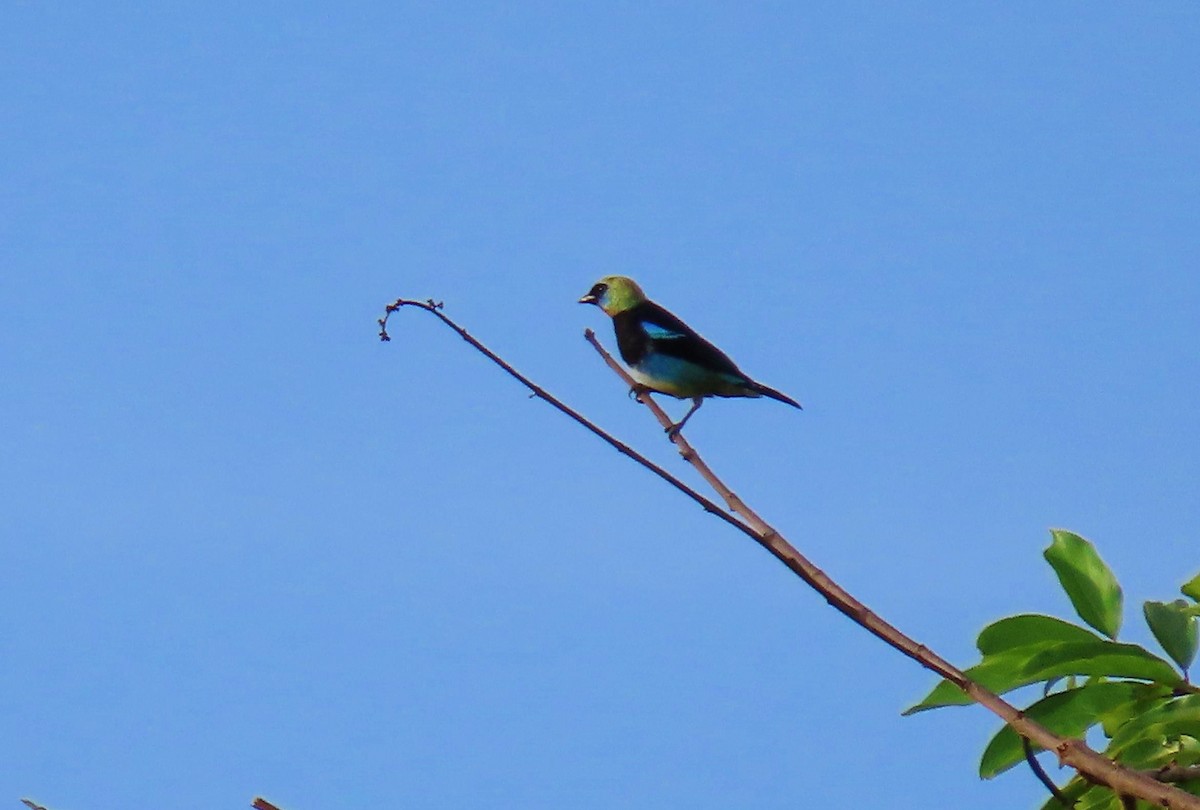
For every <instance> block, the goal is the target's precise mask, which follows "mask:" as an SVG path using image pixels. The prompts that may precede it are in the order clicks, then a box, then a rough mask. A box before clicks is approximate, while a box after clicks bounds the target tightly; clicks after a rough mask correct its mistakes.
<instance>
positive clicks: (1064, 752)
mask: <svg viewBox="0 0 1200 810" xmlns="http://www.w3.org/2000/svg"><path fill="white" fill-rule="evenodd" d="M405 306H415V307H418V308H420V309H423V310H425V311H426V312H429V313H431V314H433V315H434V316H436V317H437V318H438V319H440V320H441V321H442V322H443V323H444V324H446V325H447V326H449V327H450V328H451V329H453V330H454V331H455V332H457V333H458V335H459V336H460V337H462V338H463V340H465V341H467V342H468V343H470V344H471V345H472V346H474V347H475V348H476V349H477V350H478V351H480V352H482V353H483V354H484V355H485V356H486V357H488V358H489V359H490V360H491V361H492V362H494V363H496V365H498V366H500V367H501V368H502V369H504V370H505V371H506V372H507V373H508V374H509V375H511V376H512V377H514V378H515V379H517V380H518V381H520V382H521V384H522V385H524V386H525V387H526V388H528V389H529V390H530V391H532V392H533V394H534V395H535V396H537V397H539V398H540V399H543V400H545V401H546V402H547V403H549V404H550V405H552V406H553V407H555V408H556V409H558V410H559V411H561V412H562V413H564V414H566V415H567V416H569V417H570V418H571V419H573V420H575V421H576V422H578V423H579V424H581V425H583V426H584V427H586V428H587V429H588V430H590V431H591V432H592V433H594V434H595V435H596V436H598V437H600V438H601V439H603V440H604V441H605V442H607V443H608V444H609V445H611V446H612V447H614V448H616V449H617V450H618V451H620V452H621V453H624V454H625V455H626V456H628V457H629V458H632V459H633V460H635V461H637V462H638V463H639V464H641V465H642V466H644V467H646V469H648V470H650V471H651V472H653V473H654V474H655V475H657V476H659V477H660V478H662V479H663V480H665V481H667V482H668V483H670V484H671V485H672V486H674V487H675V488H676V489H678V490H679V491H680V492H683V493H684V494H685V495H687V496H688V497H689V498H692V499H693V500H694V501H695V502H696V503H698V504H700V505H701V506H702V507H704V509H705V511H707V512H709V513H710V514H713V515H716V516H717V517H719V518H721V519H722V520H724V521H725V522H726V523H728V524H729V525H731V526H734V527H735V528H737V529H738V530H740V531H741V532H743V533H744V534H746V535H748V536H749V537H751V538H753V539H754V540H755V541H756V542H757V543H759V545H761V546H763V548H765V549H767V551H769V552H771V554H772V555H774V556H775V558H776V559H778V560H779V561H780V562H782V563H783V564H784V565H786V566H787V567H788V569H789V570H791V571H792V572H793V573H795V574H796V575H797V576H798V577H800V578H801V579H802V580H804V581H805V582H806V583H807V584H808V585H809V586H810V587H812V588H813V589H814V590H816V591H817V592H818V593H819V594H821V596H823V597H824V598H825V600H826V601H827V602H828V603H829V604H830V605H832V606H833V607H834V608H836V609H837V610H839V611H840V612H841V613H843V614H845V615H846V616H848V617H849V618H850V619H851V620H852V621H854V622H855V623H856V624H858V625H859V626H861V627H863V628H864V629H866V630H867V631H868V632H870V633H872V634H873V635H875V636H876V637H878V638H880V639H881V640H883V641H884V642H885V643H887V644H888V645H889V646H891V647H892V648H894V649H896V650H898V651H899V652H901V653H903V654H904V655H906V656H908V657H909V658H911V659H913V660H914V661H916V662H917V663H919V664H921V666H923V667H925V668H926V669H929V670H931V671H933V672H934V673H936V674H938V675H940V676H942V677H943V678H945V679H946V680H948V681H950V682H951V683H953V684H954V685H955V686H957V687H958V688H959V689H961V690H963V692H965V693H966V694H967V696H969V697H970V698H972V699H973V700H974V701H975V702H977V703H979V704H980V705H981V706H984V707H985V708H987V709H988V710H990V711H991V712H993V713H994V714H996V715H997V716H998V717H1000V719H1001V720H1003V721H1004V722H1005V723H1006V724H1008V725H1009V726H1010V727H1011V728H1012V729H1013V730H1014V731H1016V732H1017V733H1018V734H1019V735H1021V736H1022V737H1025V738H1027V739H1029V740H1030V741H1032V742H1033V743H1036V744H1037V745H1039V746H1040V747H1042V748H1045V749H1047V750H1050V751H1054V752H1055V753H1056V754H1057V755H1058V758H1059V761H1060V762H1061V763H1063V764H1065V765H1069V766H1070V767H1072V768H1075V769H1076V770H1078V771H1079V772H1080V773H1081V774H1082V775H1083V776H1084V777H1085V778H1087V779H1089V780H1091V781H1094V782H1097V783H1099V784H1104V785H1107V786H1109V787H1110V788H1112V789H1113V790H1114V791H1117V792H1118V793H1119V794H1121V795H1131V796H1136V797H1138V798H1140V799H1144V800H1145V801H1147V802H1150V803H1152V804H1154V805H1156V806H1158V807H1165V808H1169V809H1170V810H1200V797H1196V796H1192V795H1189V794H1187V793H1184V792H1183V791H1181V790H1179V789H1177V788H1174V787H1171V786H1170V785H1167V784H1164V783H1162V782H1160V781H1157V780H1156V779H1154V778H1152V777H1150V776H1148V775H1146V774H1144V773H1141V772H1139V771H1133V770H1130V769H1129V768H1126V767H1124V766H1123V765H1120V764H1118V763H1115V762H1113V761H1112V760H1110V759H1108V758H1107V757H1104V756H1102V755H1101V754H1098V753H1097V752H1095V751H1094V750H1092V749H1091V748H1089V747H1088V746H1087V744H1086V743H1085V742H1084V741H1083V740H1076V739H1071V738H1066V737H1060V736H1058V735H1057V734H1055V733H1053V732H1052V731H1050V730H1049V729H1047V728H1046V727H1045V726H1042V725H1041V724H1039V723H1035V722H1034V721H1032V720H1030V719H1028V718H1027V717H1025V715H1024V714H1023V713H1022V712H1020V711H1018V710H1017V709H1016V708H1015V707H1014V706H1012V705H1011V704H1009V703H1008V702H1007V701H1005V700H1004V699H1003V698H1001V697H1000V696H999V695H997V694H995V693H994V692H991V691H989V690H987V689H984V688H983V687H982V686H980V685H979V684H977V683H975V682H974V681H972V680H971V679H970V678H968V677H967V676H966V675H965V674H963V672H962V671H961V670H960V669H958V668H957V667H955V666H954V665H953V664H951V663H949V662H948V661H946V660H945V659H943V658H942V657H941V656H939V655H937V654H936V653H934V652H933V651H931V650H929V649H928V648H927V647H925V646H924V645H923V644H918V643H917V642H916V641H914V640H912V639H911V638H909V637H908V636H906V635H904V634H903V633H901V632H900V631H899V630H898V629H896V628H895V627H893V626H892V625H890V624H888V623H887V622H886V621H884V620H883V619H882V618H881V617H879V616H878V615H876V614H875V613H873V612H872V611H871V610H870V609H869V608H867V606H866V605H864V604H863V603H862V602H860V601H858V600H857V599H855V598H854V597H853V596H852V595H851V594H850V593H849V592H848V591H846V590H845V589H843V588H842V587H841V586H840V585H838V584H837V583H836V582H834V581H833V580H832V579H830V578H829V577H828V576H827V575H826V574H825V573H824V572H823V571H821V570H820V569H819V568H817V567H816V566H815V565H813V564H812V563H811V562H809V560H808V559H807V558H805V557H804V556H803V555H802V554H800V552H799V551H797V550H796V548H795V547H794V546H792V545H791V544H790V543H789V542H787V540H785V539H784V538H783V536H782V535H781V534H780V533H779V532H778V531H777V530H776V529H774V528H772V527H771V526H770V525H769V524H767V523H766V521H764V520H763V519H762V518H760V517H759V516H758V515H757V514H756V513H755V512H754V511H753V510H751V509H750V508H749V507H747V506H746V505H745V503H744V502H743V501H742V500H741V499H740V498H738V497H737V496H736V495H735V494H734V493H733V492H732V491H731V490H730V489H729V488H728V487H727V486H725V485H724V484H723V483H722V482H721V481H720V479H718V478H717V477H716V475H714V474H713V473H712V471H711V470H710V469H709V468H708V466H707V465H705V464H704V463H703V461H702V460H701V459H700V458H699V455H698V454H697V453H696V451H695V450H694V449H693V448H692V447H691V445H690V444H688V443H687V442H686V440H685V439H683V437H682V436H679V435H678V434H677V435H676V436H675V437H673V439H672V440H673V441H675V443H676V446H677V447H678V448H679V450H680V453H681V454H682V455H683V457H684V459H685V460H687V461H688V462H689V463H690V464H692V465H693V466H695V467H696V469H697V471H699V472H700V474H701V475H702V476H704V477H705V479H706V480H708V481H709V483H710V484H711V485H712V486H713V487H714V489H715V490H716V491H717V492H718V493H720V494H721V496H722V497H723V498H724V499H725V501H726V503H727V504H729V508H730V509H731V510H733V511H735V512H736V513H737V514H738V515H740V516H741V517H742V518H743V519H744V520H745V521H746V522H745V523H743V522H742V520H738V519H736V518H734V517H731V516H730V515H729V514H728V513H727V512H725V511H724V510H722V509H720V508H719V507H717V506H716V504H714V503H713V502H712V501H710V500H708V499H707V498H705V497H704V496H703V495H700V494H699V493H697V492H696V491H695V490H693V489H691V488H690V487H688V486H687V485H686V484H684V483H683V482H682V481H680V480H679V479H678V478H676V477H675V476H673V475H671V474H670V473H668V472H667V471H666V470H664V469H663V468H661V467H659V466H658V465H657V464H654V462H652V461H650V460H649V459H646V458H645V457H644V456H642V455H641V454H640V453H638V452H637V451H635V450H633V449H632V448H630V447H629V446H628V445H626V444H624V443H623V442H621V441H619V440H617V439H616V438H614V437H613V436H611V435H610V434H609V433H607V432H606V431H604V430H602V429H601V428H599V427H597V426H596V425H595V424H594V423H592V422H590V421H589V420H587V419H585V418H584V417H583V416H581V415H580V414H579V413H577V412H576V411H574V410H573V409H571V408H570V407H568V406H567V405H565V404H563V403H562V402H561V401H560V400H558V399H557V398H555V397H553V396H551V395H550V394H548V393H547V392H546V391H545V390H544V389H543V388H541V386H539V385H537V384H535V383H534V382H533V381H531V380H530V379H528V378H527V377H525V376H524V375H522V374H520V373H519V372H518V371H516V370H515V369H514V368H513V367H512V366H511V365H509V364H508V363H507V362H505V361H504V360H503V359H501V358H500V357H499V356H498V355H497V354H495V353H494V352H492V351H491V350H490V349H488V348H487V347H486V346H484V345H483V344H482V343H480V342H479V341H478V340H476V339H475V338H474V337H472V336H471V335H470V334H468V333H467V331H466V330H465V329H463V328H462V327H461V326H459V325H458V324H457V323H455V322H454V321H452V320H450V318H448V317H446V315H444V314H443V313H442V312H441V308H442V306H441V304H440V303H435V302H434V301H433V300H432V299H430V300H428V301H426V302H420V301H412V300H407V299H403V298H401V299H397V300H396V301H395V303H393V304H389V305H388V307H387V313H386V314H385V316H384V317H383V318H381V319H379V327H380V333H379V336H380V339H381V340H390V337H389V336H388V334H387V320H388V317H389V316H390V315H391V314H392V313H393V312H395V311H397V310H399V309H400V308H402V307H405ZM589 332H590V330H589ZM587 335H588V333H585V336H587ZM588 339H589V341H591V342H592V344H593V346H595V347H596V348H597V349H602V348H603V347H601V346H600V345H599V342H598V341H596V340H595V335H594V334H592V335H590V336H588ZM603 354H604V355H607V352H604V353H603ZM606 362H608V363H609V365H610V367H612V368H613V369H614V371H616V372H617V373H618V374H620V375H621V376H622V379H624V380H625V381H626V384H627V385H630V387H633V380H632V379H631V378H629V376H628V375H627V374H626V373H625V371H624V369H622V368H621V367H620V366H619V365H618V364H617V363H616V361H614V360H613V359H612V357H611V356H607V357H606ZM639 401H641V402H643V403H645V404H646V405H647V407H651V408H652V411H654V412H655V416H656V417H657V418H658V419H659V421H660V422H662V423H663V425H664V427H665V426H666V425H669V424H670V419H669V418H668V417H667V415H666V414H665V413H664V412H662V409H661V408H658V406H657V404H655V403H654V402H653V399H652V398H651V397H650V396H649V395H648V394H639Z"/></svg>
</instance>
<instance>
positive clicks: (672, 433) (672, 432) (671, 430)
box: [663, 423, 683, 439]
mask: <svg viewBox="0 0 1200 810" xmlns="http://www.w3.org/2000/svg"><path fill="white" fill-rule="evenodd" d="M682 427H683V423H679V424H676V425H671V426H670V427H666V428H663V430H664V431H665V432H666V434H667V438H668V439H674V438H675V437H676V436H678V435H679V429H680V428H682Z"/></svg>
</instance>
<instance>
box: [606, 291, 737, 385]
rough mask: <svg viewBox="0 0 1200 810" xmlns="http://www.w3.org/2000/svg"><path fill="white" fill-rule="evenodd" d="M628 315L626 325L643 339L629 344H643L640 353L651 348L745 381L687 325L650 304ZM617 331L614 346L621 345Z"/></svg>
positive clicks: (717, 351) (714, 347)
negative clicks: (635, 330)
mask: <svg viewBox="0 0 1200 810" xmlns="http://www.w3.org/2000/svg"><path fill="white" fill-rule="evenodd" d="M628 314H629V315H630V316H631V317H630V320H631V321H632V323H631V324H630V325H629V326H632V327H634V328H636V329H637V331H638V332H640V333H641V334H642V335H643V336H644V337H643V338H641V340H637V339H635V340H634V341H633V342H634V343H641V342H643V341H644V342H645V346H644V348H642V353H643V354H644V352H645V351H646V349H649V348H651V347H652V348H653V350H654V351H656V352H660V353H661V354H666V355H670V356H671V357H678V358H679V359H680V360H686V361H687V362H689V363H695V364H696V365H698V366H701V367H703V368H706V369H709V370H710V371H714V372H717V373H718V374H729V375H731V376H734V377H740V378H742V379H748V378H747V377H746V375H745V374H744V373H743V372H742V370H741V369H740V368H738V367H737V364H736V363H734V362H733V361H732V360H730V359H729V357H728V356H727V355H726V354H725V353H724V352H723V351H721V350H720V349H718V348H717V347H716V346H714V345H712V344H711V343H709V342H708V341H707V340H705V339H704V338H702V337H700V336H699V335H698V334H696V332H695V330H693V329H692V328H691V327H690V326H688V325H687V324H686V323H684V322H683V321H681V320H679V318H677V317H676V316H675V315H673V314H671V313H670V312H668V311H667V310H665V309H663V308H662V307H660V306H659V305H658V304H656V303H654V302H653V301H643V302H642V303H640V304H638V305H637V306H636V307H634V308H633V309H631V310H629V312H628ZM627 328H628V327H627ZM620 332H621V330H620V327H619V326H618V329H617V343H618V345H619V344H620V342H621V334H620ZM622 355H624V349H622ZM629 362H637V361H636V360H634V361H629Z"/></svg>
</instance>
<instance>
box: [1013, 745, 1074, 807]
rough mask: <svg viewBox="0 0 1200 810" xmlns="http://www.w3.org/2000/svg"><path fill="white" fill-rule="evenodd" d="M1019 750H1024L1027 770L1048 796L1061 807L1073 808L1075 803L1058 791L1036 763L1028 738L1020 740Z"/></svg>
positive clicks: (1040, 765)
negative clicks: (1056, 800) (1048, 793)
mask: <svg viewBox="0 0 1200 810" xmlns="http://www.w3.org/2000/svg"><path fill="white" fill-rule="evenodd" d="M1021 748H1023V749H1024V750H1025V761H1026V762H1028V763H1029V769H1030V770H1031V771H1033V775H1034V776H1036V777H1037V778H1038V781H1039V782H1041V783H1042V785H1044V786H1045V788H1046V790H1048V791H1050V794H1051V795H1052V796H1054V798H1056V799H1058V803H1059V804H1061V805H1062V806H1063V807H1074V806H1075V802H1074V801H1072V800H1071V799H1068V798H1067V797H1066V794H1064V793H1063V792H1062V791H1061V790H1059V789H1058V785H1056V784H1054V780H1053V779H1051V778H1050V776H1049V774H1047V773H1046V770H1045V769H1044V768H1043V767H1042V763H1040V762H1038V761H1037V757H1035V756H1034V755H1033V743H1031V742H1029V738H1028V737H1022V738H1021Z"/></svg>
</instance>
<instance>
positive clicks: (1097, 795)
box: [1059, 785, 1122, 810]
mask: <svg viewBox="0 0 1200 810" xmlns="http://www.w3.org/2000/svg"><path fill="white" fill-rule="evenodd" d="M1059 810H1062V805H1059ZM1073 810H1122V808H1121V800H1120V799H1118V798H1117V794H1116V793H1113V791H1112V789H1111V788H1108V787H1105V786H1104V785H1095V786H1093V787H1092V788H1091V789H1090V790H1088V791H1086V792H1084V793H1083V794H1082V795H1080V797H1079V801H1077V802H1076V803H1075V807H1074V808H1073Z"/></svg>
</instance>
